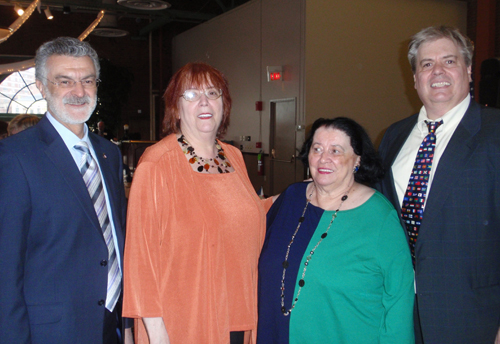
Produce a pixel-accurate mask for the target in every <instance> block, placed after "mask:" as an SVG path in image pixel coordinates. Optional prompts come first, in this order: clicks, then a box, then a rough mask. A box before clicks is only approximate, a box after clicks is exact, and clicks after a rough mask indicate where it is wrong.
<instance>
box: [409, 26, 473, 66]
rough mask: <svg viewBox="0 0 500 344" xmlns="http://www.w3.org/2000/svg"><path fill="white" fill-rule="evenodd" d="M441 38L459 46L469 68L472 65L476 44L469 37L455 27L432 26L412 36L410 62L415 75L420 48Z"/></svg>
mask: <svg viewBox="0 0 500 344" xmlns="http://www.w3.org/2000/svg"><path fill="white" fill-rule="evenodd" d="M441 38H448V39H449V40H451V41H453V43H455V44H456V45H457V47H458V49H459V50H460V53H461V54H462V56H463V58H464V60H465V64H466V65H467V67H469V66H470V65H471V64H472V55H473V53H474V44H473V43H472V41H471V40H470V39H469V38H468V37H467V36H464V35H462V34H461V33H460V31H459V30H458V29H456V28H453V27H449V26H431V27H428V28H426V29H423V30H422V31H420V32H419V33H417V34H415V35H414V36H412V38H411V41H410V44H409V45H408V60H409V61H410V65H411V70H412V71H413V74H415V71H416V70H417V53H418V49H419V48H420V46H421V45H422V44H423V43H427V42H434V41H436V40H438V39H441Z"/></svg>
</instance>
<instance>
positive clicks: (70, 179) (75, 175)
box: [37, 117, 101, 233]
mask: <svg viewBox="0 0 500 344" xmlns="http://www.w3.org/2000/svg"><path fill="white" fill-rule="evenodd" d="M37 128H38V129H39V133H40V140H41V141H42V142H43V143H44V144H45V148H44V152H45V154H46V156H47V158H48V159H49V160H50V161H51V162H52V163H53V164H54V166H55V167H56V169H57V170H58V171H59V173H60V174H61V176H62V178H63V180H64V181H65V183H66V185H67V187H68V189H69V190H71V191H72V192H73V194H74V195H75V197H76V199H78V201H79V203H80V205H81V207H82V210H83V211H84V212H85V214H86V215H87V217H88V218H89V220H90V222H92V224H93V225H94V227H95V229H96V230H98V231H99V232H100V233H101V227H100V225H99V220H98V219H97V215H96V213H95V209H94V205H93V204H92V201H91V199H90V196H89V192H88V190H87V187H86V186H85V183H84V182H83V178H82V175H81V174H80V171H79V170H78V167H77V166H76V164H75V161H74V160H73V157H72V155H71V153H70V152H69V151H68V148H67V147H66V145H65V144H64V141H63V139H62V138H61V136H60V135H59V133H58V132H57V130H56V129H55V128H54V127H53V126H52V124H51V123H50V121H49V120H48V119H47V117H43V118H42V119H41V121H40V123H39V125H37Z"/></svg>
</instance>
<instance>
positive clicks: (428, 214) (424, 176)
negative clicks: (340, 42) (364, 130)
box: [380, 26, 500, 344]
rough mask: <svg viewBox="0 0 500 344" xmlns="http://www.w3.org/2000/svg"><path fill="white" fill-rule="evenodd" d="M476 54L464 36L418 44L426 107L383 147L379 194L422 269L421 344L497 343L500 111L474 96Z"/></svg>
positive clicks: (412, 54)
mask: <svg viewBox="0 0 500 344" xmlns="http://www.w3.org/2000/svg"><path fill="white" fill-rule="evenodd" d="M472 53H473V46H472V43H471V41H470V40H469V39H468V38H467V37H465V36H463V35H462V34H461V33H460V32H459V31H458V30H457V29H453V28H450V27H444V26H441V27H429V28H426V29H424V30H422V31H420V32H419V33H417V34H416V35H415V36H413V37H412V40H411V42H410V45H409V52H408V58H409V60H410V64H411V67H412V70H413V76H414V80H415V88H416V90H417V93H418V95H419V97H420V99H421V100H422V103H423V107H422V108H421V110H420V113H418V114H416V115H413V116H411V117H409V118H406V119H403V120H402V121H399V122H397V123H395V124H393V125H392V126H391V127H390V128H389V129H388V130H387V132H386V133H385V135H384V138H383V140H382V143H381V145H380V154H381V155H382V158H383V160H384V165H385V169H386V176H385V179H384V180H383V182H382V183H381V185H380V191H382V193H384V195H385V196H386V197H387V198H388V199H389V200H391V202H392V203H393V205H394V207H395V208H396V209H397V210H398V212H399V213H400V215H401V218H402V221H403V223H404V227H405V229H406V232H407V236H408V238H409V244H410V250H411V253H412V258H413V263H414V268H415V292H416V295H415V312H414V322H415V335H416V343H425V344H447V343H449V344H460V343H463V344H471V343H474V344H493V343H497V344H498V343H499V342H500V338H499V337H500V336H499V326H500V134H499V133H500V111H499V110H497V109H491V108H482V107H480V106H479V105H478V104H477V103H476V102H474V101H473V100H472V99H471V97H470V94H469V93H470V87H469V83H470V82H471V63H472Z"/></svg>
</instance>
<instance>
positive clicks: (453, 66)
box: [413, 38, 472, 119]
mask: <svg viewBox="0 0 500 344" xmlns="http://www.w3.org/2000/svg"><path fill="white" fill-rule="evenodd" d="M416 67H417V68H416V71H415V75H414V76H413V78H414V80H415V88H416V90H417V92H418V95H419V97H420V99H421V100H422V103H423V104H424V106H425V109H426V111H427V116H428V117H429V118H430V119H437V118H440V117H442V116H443V115H444V114H445V113H446V112H448V111H449V110H451V109H452V108H454V107H455V106H456V105H458V104H459V103H460V102H461V101H462V100H464V99H465V97H466V96H467V94H468V93H469V89H470V88H469V82H471V81H472V79H471V76H470V74H471V67H470V66H467V65H466V63H465V61H464V58H463V56H462V54H461V53H460V50H459V48H458V47H457V45H456V44H455V43H454V42H453V41H451V40H450V39H448V38H441V39H438V40H435V41H432V42H426V43H423V44H422V45H421V46H420V48H419V49H418V53H417V66H416Z"/></svg>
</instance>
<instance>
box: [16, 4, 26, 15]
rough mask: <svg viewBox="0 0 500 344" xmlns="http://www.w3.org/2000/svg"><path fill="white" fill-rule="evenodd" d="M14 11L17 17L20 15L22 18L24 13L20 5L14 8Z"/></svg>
mask: <svg viewBox="0 0 500 344" xmlns="http://www.w3.org/2000/svg"><path fill="white" fill-rule="evenodd" d="M14 11H16V13H17V15H19V16H22V15H23V13H24V10H23V8H22V7H21V6H19V5H15V6H14Z"/></svg>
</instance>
